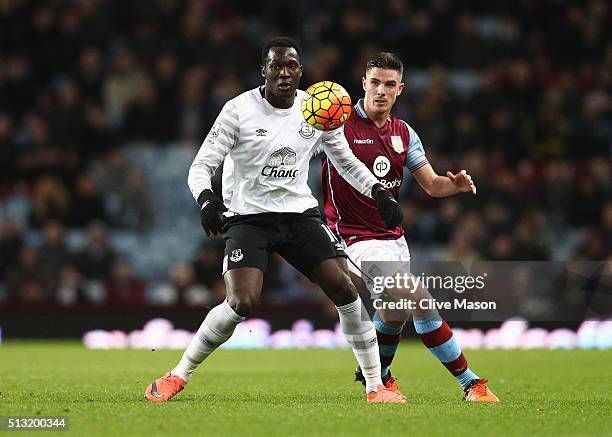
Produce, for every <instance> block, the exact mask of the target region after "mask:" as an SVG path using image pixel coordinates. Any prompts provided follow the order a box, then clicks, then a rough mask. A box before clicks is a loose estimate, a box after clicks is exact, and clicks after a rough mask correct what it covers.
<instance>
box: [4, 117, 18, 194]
mask: <svg viewBox="0 0 612 437" xmlns="http://www.w3.org/2000/svg"><path fill="white" fill-rule="evenodd" d="M16 153H17V147H16V144H15V141H14V140H13V120H12V119H11V117H10V116H9V115H8V114H7V113H5V112H2V111H1V109H0V193H1V192H2V191H3V187H5V186H7V185H8V184H9V183H10V182H11V181H12V180H13V178H14V177H15V155H16Z"/></svg>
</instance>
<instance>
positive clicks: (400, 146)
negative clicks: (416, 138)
mask: <svg viewBox="0 0 612 437" xmlns="http://www.w3.org/2000/svg"><path fill="white" fill-rule="evenodd" d="M391 145H392V146H393V150H395V151H396V152H397V153H402V152H403V151H404V142H403V141H402V137H400V136H397V135H391Z"/></svg>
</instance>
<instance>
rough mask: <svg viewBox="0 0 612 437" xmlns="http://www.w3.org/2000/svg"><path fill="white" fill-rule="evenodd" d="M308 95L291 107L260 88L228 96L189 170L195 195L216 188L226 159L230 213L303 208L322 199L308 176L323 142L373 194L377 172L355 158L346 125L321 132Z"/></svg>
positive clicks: (342, 166) (355, 183)
mask: <svg viewBox="0 0 612 437" xmlns="http://www.w3.org/2000/svg"><path fill="white" fill-rule="evenodd" d="M303 96H304V92H303V91H301V90H298V91H297V95H296V98H295V102H294V104H293V106H292V107H291V108H287V109H281V108H276V107H274V106H272V105H271V104H270V103H269V102H268V101H267V100H266V99H265V98H264V96H263V92H262V90H261V89H259V88H255V89H253V90H250V91H247V92H245V93H243V94H241V95H239V96H238V97H236V98H234V99H232V100H230V101H228V102H227V103H226V104H225V106H224V107H223V109H222V111H221V113H220V114H219V116H218V117H217V119H216V121H215V123H214V125H213V127H212V129H211V130H210V132H209V133H208V135H207V136H206V138H205V140H204V142H203V143H202V146H201V147H200V150H199V151H198V154H197V155H196V157H195V159H194V161H193V164H192V166H191V169H190V171H189V178H188V182H189V187H190V189H191V192H192V194H193V196H194V198H195V199H196V200H197V198H198V197H199V195H200V194H201V193H202V191H204V190H206V189H211V177H212V175H213V174H214V172H215V171H216V169H217V168H218V167H219V166H220V165H221V163H223V162H224V161H225V163H224V174H223V182H224V188H223V200H224V202H225V204H226V206H227V207H228V209H229V211H230V214H258V213H266V212H304V211H305V210H307V209H309V208H313V207H315V206H317V205H318V202H317V200H316V199H315V198H314V196H313V195H312V193H311V191H310V188H309V187H308V184H307V179H308V167H309V161H310V159H311V158H312V156H313V152H314V151H315V150H316V149H317V147H319V146H320V145H321V146H322V147H323V149H324V150H325V153H326V154H327V155H328V156H329V157H330V159H331V160H332V161H333V162H334V165H335V166H336V168H339V169H340V172H341V174H342V175H343V176H344V177H346V178H348V179H350V180H351V184H352V185H353V186H355V187H356V189H357V190H359V192H361V193H363V194H365V195H370V192H371V189H372V186H373V185H374V184H375V183H376V182H377V181H376V178H375V177H374V176H373V175H372V173H371V172H370V171H368V169H367V168H366V167H365V166H364V165H363V164H362V163H361V162H360V161H359V160H358V159H357V158H355V156H354V155H353V153H352V152H351V150H350V147H349V145H348V143H347V141H346V138H345V137H344V134H343V130H342V129H336V130H333V131H330V132H322V131H318V130H315V129H314V128H312V127H311V126H310V125H309V124H308V123H306V122H305V121H304V118H303V116H302V111H301V108H300V103H301V100H302V97H303ZM226 156H227V157H228V159H226Z"/></svg>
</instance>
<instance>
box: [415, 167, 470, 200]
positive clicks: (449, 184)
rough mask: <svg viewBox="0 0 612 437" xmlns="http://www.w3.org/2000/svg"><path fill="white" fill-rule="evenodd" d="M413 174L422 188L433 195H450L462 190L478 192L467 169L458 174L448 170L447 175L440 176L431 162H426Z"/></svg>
mask: <svg viewBox="0 0 612 437" xmlns="http://www.w3.org/2000/svg"><path fill="white" fill-rule="evenodd" d="M413 175H414V178H415V179H416V180H417V182H418V183H419V185H420V186H421V188H423V190H425V192H426V193H427V194H429V195H430V196H432V197H448V196H452V195H454V194H457V193H461V192H465V193H469V192H471V193H473V194H476V185H475V184H474V181H473V180H472V177H471V176H470V175H469V174H468V173H467V172H466V171H465V170H461V171H460V172H459V173H457V174H453V173H451V172H450V171H447V172H446V176H440V175H438V174H437V173H436V172H435V171H434V169H433V167H432V166H431V164H426V165H424V166H423V167H421V168H419V169H418V170H416V171H415V172H414V173H413Z"/></svg>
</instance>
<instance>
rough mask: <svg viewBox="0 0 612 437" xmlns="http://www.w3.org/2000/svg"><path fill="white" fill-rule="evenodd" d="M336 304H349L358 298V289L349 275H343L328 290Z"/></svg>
mask: <svg viewBox="0 0 612 437" xmlns="http://www.w3.org/2000/svg"><path fill="white" fill-rule="evenodd" d="M328 296H329V297H330V299H331V300H332V301H333V302H334V304H335V305H336V306H342V305H347V304H349V303H351V302H354V301H355V299H357V296H358V295H357V289H356V288H355V286H354V285H353V283H352V282H351V279H350V277H349V276H348V275H343V277H342V278H340V279H339V280H338V281H337V282H336V284H335V285H334V286H333V287H332V289H331V290H329V292H328Z"/></svg>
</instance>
